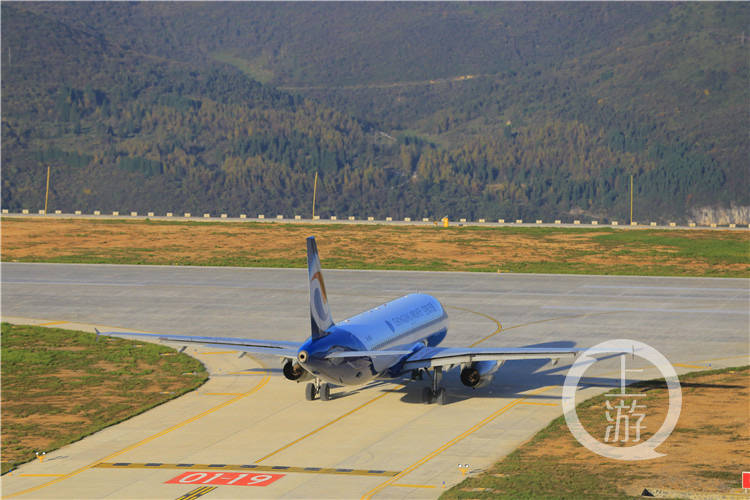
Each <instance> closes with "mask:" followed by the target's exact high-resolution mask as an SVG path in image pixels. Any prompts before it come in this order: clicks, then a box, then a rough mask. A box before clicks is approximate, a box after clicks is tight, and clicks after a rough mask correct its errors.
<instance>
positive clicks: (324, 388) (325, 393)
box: [320, 384, 331, 401]
mask: <svg viewBox="0 0 750 500" xmlns="http://www.w3.org/2000/svg"><path fill="white" fill-rule="evenodd" d="M329 399H331V384H323V385H321V386H320V400H321V401H328V400H329Z"/></svg>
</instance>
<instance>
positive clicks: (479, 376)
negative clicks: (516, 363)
mask: <svg viewBox="0 0 750 500" xmlns="http://www.w3.org/2000/svg"><path fill="white" fill-rule="evenodd" d="M502 364H503V363H502V362H497V361H475V362H473V363H472V364H470V365H469V366H467V367H465V368H464V369H463V370H461V383H462V384H464V385H465V386H468V387H473V388H474V389H478V388H479V387H483V386H485V385H487V384H489V383H490V381H491V380H492V375H493V374H494V373H495V372H496V371H497V369H498V368H500V365H502Z"/></svg>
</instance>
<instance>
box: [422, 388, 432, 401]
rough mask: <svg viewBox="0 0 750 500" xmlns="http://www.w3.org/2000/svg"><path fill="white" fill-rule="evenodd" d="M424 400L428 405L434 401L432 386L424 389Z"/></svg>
mask: <svg viewBox="0 0 750 500" xmlns="http://www.w3.org/2000/svg"><path fill="white" fill-rule="evenodd" d="M422 402H423V403H424V404H426V405H428V404H430V403H432V388H430V387H425V388H424V389H422Z"/></svg>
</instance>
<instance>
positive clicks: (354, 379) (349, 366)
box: [97, 236, 580, 404]
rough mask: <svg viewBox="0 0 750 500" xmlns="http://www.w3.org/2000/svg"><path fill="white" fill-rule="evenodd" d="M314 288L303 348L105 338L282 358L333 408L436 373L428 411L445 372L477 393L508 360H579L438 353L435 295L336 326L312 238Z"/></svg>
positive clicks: (311, 394) (528, 353) (480, 351)
mask: <svg viewBox="0 0 750 500" xmlns="http://www.w3.org/2000/svg"><path fill="white" fill-rule="evenodd" d="M307 269H308V277H309V281H310V327H311V330H312V333H311V335H310V338H309V339H307V340H306V341H305V342H286V341H279V340H256V339H243V338H233V337H197V336H189V335H161V334H147V333H129V332H128V333H126V332H98V331H97V333H98V334H100V335H107V336H124V337H131V336H136V337H143V338H145V339H153V340H158V341H161V342H168V343H175V344H182V345H187V344H201V345H204V346H210V347H217V348H225V349H232V350H236V351H244V352H249V353H255V354H270V355H274V356H277V357H279V358H281V361H282V366H283V370H282V371H283V373H284V376H285V377H286V378H287V379H289V380H293V381H296V382H304V381H311V382H309V383H308V384H307V385H306V388H305V397H306V398H307V399H308V400H313V399H315V398H316V396H320V399H322V400H324V401H327V400H328V399H330V396H331V392H330V391H331V385H332V384H333V385H342V386H343V385H362V384H365V383H366V382H368V381H371V380H373V379H377V378H381V379H389V378H390V379H392V378H399V377H402V376H404V375H407V374H411V378H412V380H414V379H421V378H422V374H423V373H425V372H426V373H429V372H430V371H432V384H431V386H430V387H425V388H424V390H423V393H422V400H423V401H424V402H425V403H432V402H437V403H438V404H444V403H445V401H446V394H445V388H443V387H441V385H440V384H441V379H442V374H443V370H444V369H446V368H447V369H451V368H452V367H454V366H459V367H461V371H460V377H461V382H462V383H463V384H464V385H466V386H468V387H472V388H478V387H482V386H484V385H486V384H488V383H489V382H490V381H491V380H492V378H493V376H494V373H495V372H496V371H497V370H498V368H500V366H501V365H502V364H503V363H504V362H505V361H507V360H517V359H555V360H557V359H559V358H562V357H566V356H571V357H574V356H575V355H576V354H577V353H578V352H579V351H580V349H574V348H567V349H566V348H537V347H504V348H497V347H488V348H484V347H482V348H471V347H459V348H455V347H438V345H439V344H440V343H441V342H442V341H443V340H444V339H445V336H446V334H447V333H448V315H447V314H446V312H445V309H444V308H443V306H442V304H440V302H439V301H438V300H437V299H436V298H435V297H432V296H431V295H427V294H423V293H413V294H409V295H405V296H403V297H400V298H398V299H395V300H392V301H390V302H387V303H385V304H382V305H379V306H377V307H375V308H374V309H370V310H369V311H365V312H363V313H361V314H357V315H356V316H352V317H351V318H348V319H345V320H343V321H340V322H339V323H334V321H333V317H332V316H331V309H330V307H329V305H328V296H327V293H326V287H325V283H324V281H323V274H322V271H321V267H320V258H319V257H318V248H317V245H316V243H315V238H314V237H313V236H311V237H309V238H307Z"/></svg>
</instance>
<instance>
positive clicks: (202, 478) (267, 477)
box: [165, 471, 284, 486]
mask: <svg viewBox="0 0 750 500" xmlns="http://www.w3.org/2000/svg"><path fill="white" fill-rule="evenodd" d="M282 477H284V474H256V473H250V472H197V471H191V472H185V473H183V474H180V475H179V476H177V477H174V478H172V479H170V480H169V481H165V483H170V484H216V485H222V486H224V485H226V486H268V485H269V484H271V483H273V482H274V481H276V480H278V479H281V478H282Z"/></svg>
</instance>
